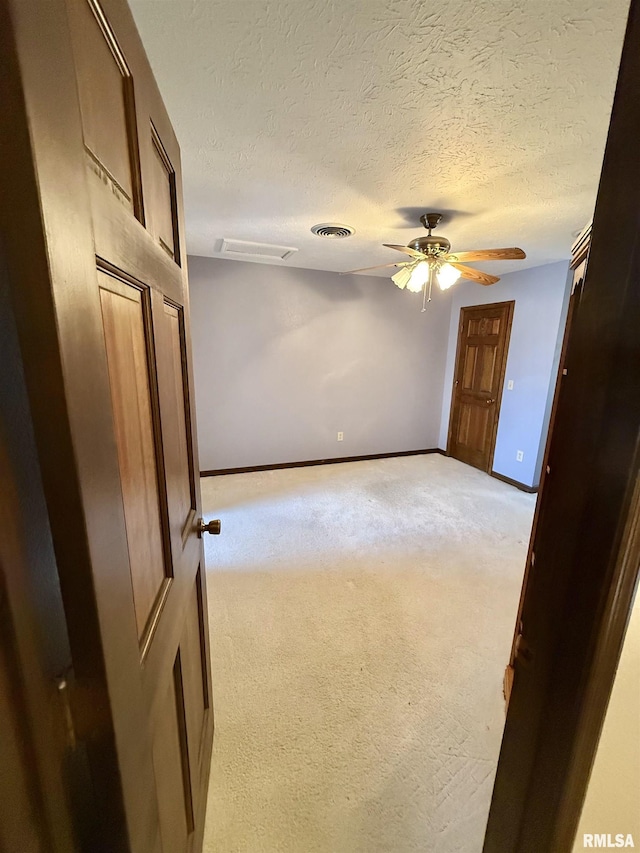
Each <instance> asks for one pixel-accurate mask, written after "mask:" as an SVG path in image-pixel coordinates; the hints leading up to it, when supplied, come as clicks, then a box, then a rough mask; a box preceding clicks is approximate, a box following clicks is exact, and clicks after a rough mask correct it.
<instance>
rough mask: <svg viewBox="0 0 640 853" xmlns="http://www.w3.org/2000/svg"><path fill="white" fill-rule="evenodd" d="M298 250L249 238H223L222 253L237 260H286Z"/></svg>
mask: <svg viewBox="0 0 640 853" xmlns="http://www.w3.org/2000/svg"><path fill="white" fill-rule="evenodd" d="M297 251H298V250H297V249H293V248H291V246H273V245H271V243H251V242H250V241H248V240H227V238H226V237H224V238H223V240H222V245H221V246H220V254H222V255H227V257H229V258H235V259H236V260H245V261H246V260H249V259H251V258H253V259H254V260H260V261H286V260H287V258H290V257H291V255H293V254H295V253H296V252H297Z"/></svg>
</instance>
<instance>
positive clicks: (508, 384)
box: [507, 379, 513, 391]
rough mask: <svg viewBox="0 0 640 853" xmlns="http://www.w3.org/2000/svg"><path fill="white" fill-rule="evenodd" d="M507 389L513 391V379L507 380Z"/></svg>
mask: <svg viewBox="0 0 640 853" xmlns="http://www.w3.org/2000/svg"><path fill="white" fill-rule="evenodd" d="M507 391H513V379H510V380H509V381H508V382H507Z"/></svg>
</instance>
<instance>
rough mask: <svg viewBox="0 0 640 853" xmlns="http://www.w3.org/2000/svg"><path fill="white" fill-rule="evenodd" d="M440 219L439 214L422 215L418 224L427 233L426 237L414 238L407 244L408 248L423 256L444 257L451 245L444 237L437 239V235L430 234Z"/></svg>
mask: <svg viewBox="0 0 640 853" xmlns="http://www.w3.org/2000/svg"><path fill="white" fill-rule="evenodd" d="M441 219H442V214H441V213H423V214H422V216H421V217H420V222H422V224H423V225H424V227H425V228H426V229H427V231H428V232H429V233H428V235H427V236H426V237H416V239H415V240H412V241H411V243H409V247H410V248H411V249H415V250H416V251H417V252H423V253H424V254H425V255H446V254H447V253H448V252H449V251H450V249H451V243H450V242H449V241H448V240H447V238H446V237H438V235H437V234H432V233H431V232H432V230H433V229H434V228H435V227H436V226H437V225H438V222H440V220H441Z"/></svg>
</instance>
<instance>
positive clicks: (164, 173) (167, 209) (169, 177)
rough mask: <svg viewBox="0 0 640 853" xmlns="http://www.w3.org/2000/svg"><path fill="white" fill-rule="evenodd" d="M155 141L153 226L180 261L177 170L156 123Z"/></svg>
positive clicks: (149, 202)
mask: <svg viewBox="0 0 640 853" xmlns="http://www.w3.org/2000/svg"><path fill="white" fill-rule="evenodd" d="M151 143H152V151H153V155H154V156H153V157H152V158H151V161H150V165H151V172H150V179H149V182H148V183H149V190H148V195H147V210H148V213H149V221H150V228H151V230H152V232H153V234H154V236H155V237H156V239H157V241H158V243H159V244H160V245H161V246H162V248H163V249H164V250H165V252H166V253H167V254H168V255H169V257H170V258H172V259H173V260H174V261H175V262H176V263H178V264H179V263H180V256H179V252H178V218H177V210H176V182H175V172H174V170H173V166H172V165H171V160H170V159H169V155H168V154H167V152H166V150H165V147H164V145H163V144H162V140H161V139H160V136H159V134H158V131H157V130H156V129H155V127H154V126H153V124H152V125H151Z"/></svg>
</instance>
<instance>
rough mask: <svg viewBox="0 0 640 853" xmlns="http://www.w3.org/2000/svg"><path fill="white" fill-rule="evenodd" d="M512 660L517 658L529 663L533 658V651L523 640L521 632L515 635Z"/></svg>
mask: <svg viewBox="0 0 640 853" xmlns="http://www.w3.org/2000/svg"><path fill="white" fill-rule="evenodd" d="M514 660H516V661H518V660H519V661H521V662H522V663H524V664H529V663H531V661H532V660H533V652H532V650H531V647H530V646H529V644H528V643H527V641H526V640H525V638H524V636H523V635H522V633H520V634H518V636H517V637H516V647H515V655H514Z"/></svg>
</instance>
